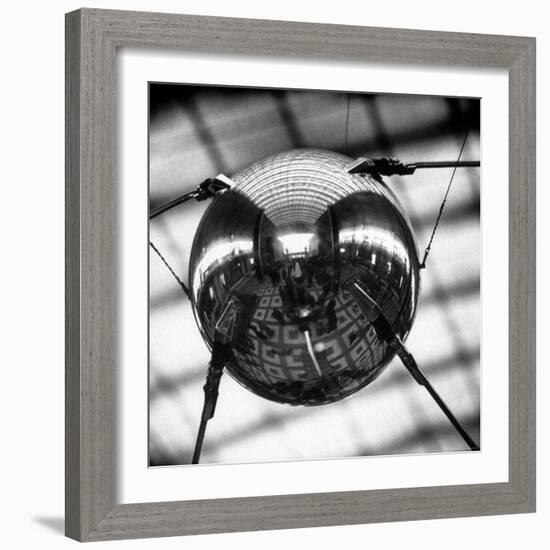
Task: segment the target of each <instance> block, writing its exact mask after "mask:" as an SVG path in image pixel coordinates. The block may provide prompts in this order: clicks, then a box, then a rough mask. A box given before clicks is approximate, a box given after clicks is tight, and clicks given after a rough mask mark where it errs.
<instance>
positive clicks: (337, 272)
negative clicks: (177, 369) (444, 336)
mask: <svg viewBox="0 0 550 550" xmlns="http://www.w3.org/2000/svg"><path fill="white" fill-rule="evenodd" d="M351 163H352V159H350V158H348V157H345V156H343V155H339V154H336V153H333V152H329V151H321V150H312V149H298V150H292V151H288V152H286V153H282V154H278V155H274V156H271V157H268V158H266V159H264V160H262V161H260V162H257V163H255V164H253V165H252V166H250V167H249V168H247V169H245V170H244V171H242V172H241V173H239V174H237V175H236V176H234V177H233V180H234V181H235V182H236V186H235V187H234V188H233V190H231V191H228V192H226V193H224V194H223V195H221V196H219V197H216V198H215V199H213V201H212V203H211V205H210V206H209V208H208V209H207V211H206V212H205V214H204V216H203V218H202V220H201V223H200V225H199V228H198V230H197V234H196V236H195V240H194V243H193V248H192V252H191V262H190V272H189V280H190V284H191V289H192V295H193V307H194V311H195V315H196V319H197V322H198V324H199V327H200V329H201V332H202V334H203V337H204V338H205V340H206V341H207V343H208V344H209V345H210V346H211V345H212V343H213V341H214V339H217V340H219V341H222V342H224V343H230V345H231V352H232V357H231V359H230V361H229V364H228V365H227V370H228V372H229V373H230V374H231V376H233V377H234V378H235V379H236V380H237V381H239V382H240V383H241V384H243V385H244V386H245V387H247V388H248V389H250V390H251V391H253V392H254V393H256V394H258V395H260V396H262V397H265V398H267V399H271V400H273V401H277V402H280V403H290V404H292V405H320V404H324V403H330V402H333V401H337V400H339V399H342V398H344V397H346V396H348V395H351V394H352V393H354V392H356V391H357V390H359V389H360V388H362V387H364V386H366V385H367V384H369V383H370V382H372V381H373V380H374V379H375V378H376V377H377V376H378V375H379V374H380V372H381V371H382V369H383V368H384V366H385V365H387V363H388V362H389V361H390V360H391V359H392V357H393V355H394V353H393V351H392V350H390V349H388V345H387V343H386V342H385V341H384V340H383V339H381V338H380V337H379V335H378V334H377V332H376V330H375V329H374V327H373V325H372V321H373V320H374V319H375V318H376V316H377V315H379V314H380V313H379V310H378V307H380V308H381V309H382V311H383V312H384V316H385V317H386V319H387V320H388V321H389V323H390V325H391V327H392V329H393V331H394V332H395V334H397V335H398V336H399V337H400V338H401V339H403V340H404V339H405V338H406V337H407V334H408V332H409V330H410V328H411V326H412V322H413V319H414V314H415V310H416V304H417V299H418V290H419V271H418V269H419V268H418V256H417V249H416V244H415V241H414V237H413V234H412V231H411V228H410V224H409V222H408V220H407V218H406V216H405V214H404V212H403V211H402V209H401V208H400V206H399V204H398V201H397V199H396V197H395V196H394V195H393V194H392V193H391V191H390V190H389V189H388V188H387V187H386V185H385V184H384V183H383V181H382V180H377V179H375V178H374V177H372V176H359V175H351V174H349V173H348V172H347V168H348V167H349V166H350V165H351Z"/></svg>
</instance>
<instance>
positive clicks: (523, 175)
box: [66, 9, 535, 541]
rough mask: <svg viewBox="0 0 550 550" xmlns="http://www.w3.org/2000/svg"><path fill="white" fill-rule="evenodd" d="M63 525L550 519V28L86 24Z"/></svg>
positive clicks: (139, 16) (221, 528)
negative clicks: (544, 272) (548, 105)
mask: <svg viewBox="0 0 550 550" xmlns="http://www.w3.org/2000/svg"><path fill="white" fill-rule="evenodd" d="M66 45H67V47H66V57H67V59H66V63H67V96H66V105H67V137H66V147H67V156H66V158H67V162H66V166H67V172H66V176H67V177H66V189H67V195H66V197H67V200H66V207H67V208H66V210H67V213H66V239H67V241H66V242H67V244H66V247H67V262H66V265H67V273H66V274H67V277H66V281H67V282H66V285H67V286H66V296H67V298H66V304H67V306H66V311H67V314H66V319H67V321H66V322H67V325H66V326H67V328H66V346H67V350H66V352H67V353H66V357H67V363H66V382H67V384H66V434H67V438H66V481H67V484H66V525H67V527H66V533H67V535H68V536H70V537H72V538H75V539H77V540H83V541H85V540H108V539H120V538H137V537H153V536H170V535H185V534H198V533H216V532H230V531H241V530H260V529H285V528H295V527H311V526H322V525H344V524H357V523H367V522H377V521H397V520H413V519H426V518H439V517H456V516H473V515H488V514H503V513H522V512H523V513H524V512H531V511H534V510H535V259H534V258H535V122H534V121H535V91H534V89H535V88H534V83H535V41H534V39H531V38H522V37H511V36H490V35H467V34H457V33H441V32H431V31H412V30H397V29H380V28H367V27H347V26H338V25H319V24H306V23H294V22H280V21H267V20H266V21H259V20H246V19H230V18H213V17H199V16H187V15H172V14H158V13H141V12H123V11H109V10H95V9H83V10H78V11H77V12H72V13H70V14H68V15H67V20H66Z"/></svg>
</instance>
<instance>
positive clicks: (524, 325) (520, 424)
mask: <svg viewBox="0 0 550 550" xmlns="http://www.w3.org/2000/svg"><path fill="white" fill-rule="evenodd" d="M135 46H140V47H145V48H156V47H165V48H166V47H168V48H179V49H185V50H193V51H203V52H210V53H213V54H223V53H244V54H247V55H260V56H264V57H266V56H267V57H269V56H279V57H280V56H285V57H302V58H325V59H327V58H331V59H336V60H338V59H340V60H343V59H345V60H368V61H373V60H374V61H380V62H384V63H389V62H399V63H424V64H446V65H463V66H479V67H504V68H507V69H508V70H509V81H510V120H509V125H510V172H509V174H510V180H509V184H510V191H509V193H510V212H509V215H510V226H509V227H510V270H509V282H510V290H509V299H510V304H509V308H510V309H509V310H510V323H509V334H510V350H509V358H510V364H509V368H510V373H509V376H510V392H509V395H510V398H509V399H510V401H509V411H510V412H509V414H510V419H509V420H510V422H509V440H510V463H509V482H507V483H493V484H479V485H462V486H449V487H423V488H414V489H391V490H377V491H353V492H335V493H324V494H321V493H315V494H304V495H283V496H267V497H251V498H232V499H214V500H202V501H184V502H160V503H143V504H116V503H115V498H114V487H115V461H114V458H115V457H114V453H115V417H114V413H115V401H114V400H115V391H114V388H115V378H116V358H117V341H116V333H115V321H116V300H117V296H116V285H115V266H116V264H117V250H116V245H115V242H116V239H115V237H114V235H115V233H114V232H115V231H116V227H117V220H116V211H117V205H116V190H117V186H116V166H115V155H114V148H115V114H116V113H115V89H114V88H115V87H114V77H115V55H116V48H118V47H135ZM266 62H268V60H267V61H266ZM66 71H67V74H66V80H67V85H66V114H67V129H66V153H67V154H66V526H67V527H66V534H67V535H68V536H70V537H72V538H75V539H77V540H107V539H122V538H135V537H158V536H169V535H184V534H197V533H219V532H231V531H243V530H260V529H288V528H298V527H313V526H322V525H344V524H357V523H368V522H379V521H403V520H415V519H427V518H442V517H457V516H474V515H488V514H509V513H519V512H532V511H534V510H535V40H534V39H533V38H522V37H511V36H491V35H479V34H465V33H442V32H430V31H417V30H403V29H383V28H369V27H357V26H340V25H325V24H323V25H320V24H309V23H296V22H283V21H260V20H251V19H232V18H218V17H200V16H188V15H173V14H160V13H142V12H124V11H111V10H89V9H85V10H79V11H77V12H72V13H70V14H67V16H66Z"/></svg>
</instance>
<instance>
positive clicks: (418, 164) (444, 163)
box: [406, 160, 481, 169]
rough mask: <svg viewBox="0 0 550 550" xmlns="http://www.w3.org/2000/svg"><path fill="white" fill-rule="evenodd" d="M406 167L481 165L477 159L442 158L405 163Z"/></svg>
mask: <svg viewBox="0 0 550 550" xmlns="http://www.w3.org/2000/svg"><path fill="white" fill-rule="evenodd" d="M406 166H407V167H409V168H410V167H413V166H414V168H415V169H418V168H475V167H479V166H481V163H480V162H479V160H460V161H458V162H457V161H456V160H449V161H447V160H442V161H434V162H415V163H413V164H407V165H406Z"/></svg>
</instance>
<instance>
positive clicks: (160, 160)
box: [149, 84, 480, 466]
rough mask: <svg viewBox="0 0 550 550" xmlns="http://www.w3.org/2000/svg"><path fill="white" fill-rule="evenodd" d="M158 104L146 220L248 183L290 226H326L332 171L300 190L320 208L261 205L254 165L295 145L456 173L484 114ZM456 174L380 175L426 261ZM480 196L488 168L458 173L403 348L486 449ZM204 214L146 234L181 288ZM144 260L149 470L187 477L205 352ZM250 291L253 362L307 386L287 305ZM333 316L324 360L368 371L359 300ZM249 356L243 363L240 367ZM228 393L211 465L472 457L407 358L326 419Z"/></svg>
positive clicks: (207, 458)
mask: <svg viewBox="0 0 550 550" xmlns="http://www.w3.org/2000/svg"><path fill="white" fill-rule="evenodd" d="M149 97H150V133H149V154H150V158H149V166H150V209H151V211H153V210H155V209H156V208H158V207H159V206H161V205H163V204H165V203H167V202H169V201H171V200H172V199H174V198H176V197H178V196H180V195H182V194H184V193H186V192H189V191H192V190H193V189H195V188H196V187H197V185H198V184H199V183H201V182H202V181H204V180H205V179H207V178H212V177H214V176H216V175H218V174H220V173H223V174H225V175H227V176H229V177H233V176H235V175H236V174H240V176H241V177H242V182H243V184H242V185H243V187H242V192H243V194H244V195H247V196H248V197H250V198H251V199H252V200H254V202H255V203H256V204H259V205H260V206H261V208H262V209H263V211H264V212H265V213H266V216H267V218H269V219H270V220H271V221H272V222H273V223H274V224H276V225H281V224H282V225H284V224H287V223H289V222H291V221H292V220H293V219H295V218H300V219H301V220H306V219H309V218H311V220H316V219H317V218H319V216H320V215H321V213H322V212H323V210H324V208H325V198H324V197H325V194H324V193H326V192H325V191H324V189H323V181H324V175H323V174H322V173H320V174H318V175H317V176H318V177H317V176H315V177H313V176H312V175H311V174H309V175H308V176H307V177H305V178H304V182H305V183H304V185H317V186H318V191H319V193H318V197H319V200H318V202H312V201H308V200H305V199H304V200H302V199H301V197H302V196H304V197H307V196H308V193H304V194H303V195H302V194H301V193H302V192H303V191H301V190H300V188H289V187H288V184H285V183H284V181H283V182H282V183H281V180H280V179H278V180H277V181H274V184H273V186H270V188H269V192H268V193H267V194H266V193H265V192H263V193H264V194H261V193H260V191H261V190H259V189H257V188H256V187H255V183H254V182H255V178H254V170H255V169H257V167H258V166H259V165H258V164H257V163H258V161H261V160H262V159H265V158H266V157H268V156H270V155H275V154H279V153H281V152H284V151H288V150H291V149H295V148H304V147H307V148H315V149H324V150H330V151H332V152H334V153H339V154H343V155H346V156H348V157H350V158H351V159H355V158H357V157H367V158H379V157H392V158H398V159H399V160H401V161H403V162H406V163H408V162H417V161H418V162H421V161H454V160H456V159H457V158H458V156H459V151H460V149H461V146H462V143H463V140H464V137H465V135H466V133H467V132H468V138H467V141H466V144H465V147H464V151H463V153H462V156H461V160H465V161H467V160H474V161H475V160H479V158H480V145H479V101H478V100H473V99H465V98H442V97H427V96H402V95H372V94H346V93H338V92H317V91H315V92H314V91H292V90H288V91H279V90H257V89H246V88H220V87H201V86H184V85H171V84H151V85H150V89H149ZM336 156H337V155H335V157H336ZM260 166H261V163H260ZM254 167H256V168H254ZM452 172H453V169H452V168H442V169H430V170H422V171H420V170H418V171H417V172H415V173H414V174H412V175H407V176H391V177H385V178H384V180H385V182H386V183H387V185H388V186H389V187H390V189H391V190H392V191H393V192H394V193H395V195H396V196H397V197H398V199H399V201H400V203H401V207H402V209H403V210H404V211H405V212H406V213H407V215H408V216H409V218H410V220H411V224H412V229H413V232H414V235H415V237H416V239H417V242H418V246H419V255H420V258H422V252H423V250H424V247H425V246H426V245H427V243H428V241H429V238H430V234H431V231H432V228H433V226H434V222H435V220H436V218H437V215H438V212H439V208H440V204H441V201H442V200H443V196H444V194H445V190H446V187H447V185H448V183H449V181H450V178H451V175H452ZM308 178H309V179H308ZM314 180H315V181H317V182H318V183H316V184H315V183H313V182H314ZM349 181H351V180H349V179H348V180H346V181H343V182H342V186H345V185H350V183H349ZM285 185H286V187H285ZM278 186H280V187H281V188H278ZM479 186H480V170H479V168H473V167H472V168H460V169H458V170H457V171H456V173H455V175H454V179H453V186H452V188H451V192H450V194H449V197H448V201H447V204H446V208H445V211H444V213H443V216H442V219H441V222H440V225H439V227H438V231H437V234H436V236H435V239H434V243H433V246H432V250H431V253H430V256H429V259H428V263H427V268H426V269H423V270H422V271H421V285H420V292H419V298H418V307H417V313H416V320H415V322H414V324H413V326H412V330H411V332H410V335H409V337H408V339H407V347H408V348H409V350H410V351H411V352H412V353H413V355H414V357H415V359H416V361H417V362H418V364H419V366H420V368H421V369H422V370H423V372H424V373H425V374H426V375H427V377H428V378H429V379H430V381H431V382H432V384H433V385H434V387H435V388H436V390H437V391H438V392H439V393H440V395H441V396H442V397H443V398H444V400H445V401H446V403H447V404H448V405H449V407H450V409H451V410H452V411H453V412H454V414H455V415H456V416H457V418H458V419H459V420H460V422H461V423H462V424H463V426H464V427H465V428H466V430H467V431H468V432H469V434H470V435H471V436H472V438H473V439H474V440H476V441H479V438H480V433H479V432H480V400H479V397H480V392H479V384H480V369H479V353H480V294H479V283H480V217H479V201H480V192H479V191H480V189H479ZM292 194H294V196H293V197H291V195H292ZM207 207H208V201H204V202H194V201H191V202H188V203H186V204H185V205H182V206H178V207H175V208H173V209H171V210H168V211H166V212H165V213H164V214H163V215H161V216H158V217H155V218H154V219H153V220H152V221H151V223H150V239H151V241H152V242H153V243H154V244H155V246H156V247H157V248H158V250H159V251H161V253H162V255H163V256H164V258H165V259H166V261H167V262H168V264H169V265H170V266H171V268H172V269H173V270H174V272H175V273H176V274H177V276H178V277H180V279H182V280H183V281H185V282H186V283H187V273H188V272H189V262H190V251H191V248H192V244H193V239H194V236H195V233H196V231H197V228H198V226H199V222H200V220H201V218H202V217H203V215H204V213H205V211H206V209H207ZM343 233H344V232H341V236H340V238H341V239H342V238H343V239H345V235H344V234H343ZM150 252H151V253H150V273H149V277H150V289H149V291H150V342H149V349H150V357H149V362H150V363H149V376H150V379H149V430H150V431H149V463H150V465H151V466H165V465H179V464H189V463H191V458H192V455H193V447H194V444H195V438H196V435H197V429H198V426H199V421H200V417H201V409H202V405H203V396H204V394H203V385H204V382H205V377H206V372H207V365H208V362H209V360H210V352H209V350H208V348H207V346H206V344H205V343H204V340H203V338H202V336H201V333H200V332H199V329H198V327H197V324H196V322H195V318H194V315H193V311H192V307H191V304H190V302H189V300H188V298H187V296H186V295H185V294H184V293H183V292H182V289H181V287H180V286H179V285H178V283H177V281H176V279H175V278H174V277H173V276H172V274H171V273H170V272H169V270H168V269H167V268H166V265H165V264H164V263H163V262H162V261H161V259H160V258H159V257H158V256H157V254H155V253H154V252H153V251H150ZM316 275H317V276H316ZM277 276H279V275H278V274H269V277H270V278H276V277H277ZM304 276H305V277H308V276H309V274H307V273H304ZM247 277H248V279H249V280H248V279H247ZM245 279H247V281H245V282H243V281H244V280H245ZM252 280H253V278H252V277H250V275H247V274H246V273H245V272H244V271H243V272H242V273H241V274H240V275H239V281H238V284H245V283H246V284H247V285H248V286H249V287H250V285H251V284H253V282H252ZM189 283H191V282H189ZM271 283H273V284H271ZM310 283H311V284H310V296H309V299H310V300H312V301H313V303H314V304H315V303H317V302H318V301H320V300H321V298H322V297H323V296H324V292H326V291H325V290H324V288H323V285H324V281H323V279H322V277H321V276H320V274H316V273H312V274H311V281H310ZM250 288H252V287H250ZM252 291H253V292H254V294H255V299H256V306H255V310H254V319H253V320H252V322H251V323H250V326H249V328H248V330H249V331H252V332H251V334H250V335H248V336H249V337H250V340H251V341H253V342H254V343H255V345H257V346H259V347H261V349H257V350H255V353H254V355H255V356H258V357H261V358H263V359H264V360H265V365H268V366H269V369H271V370H270V372H268V373H262V375H267V376H269V377H271V378H273V379H274V380H276V379H280V380H288V379H293V380H296V381H300V379H301V377H302V378H304V377H306V376H307V369H308V368H314V366H313V365H311V364H309V363H308V362H307V361H299V360H297V359H296V356H295V355H294V354H293V347H299V346H298V343H297V344H296V346H294V344H293V342H294V340H299V339H300V338H302V337H303V335H302V334H300V333H298V332H297V331H295V332H296V334H294V333H291V332H292V329H291V327H289V326H288V325H285V323H283V322H282V321H281V314H280V313H279V311H281V307H282V306H283V305H284V302H285V299H287V297H286V296H285V295H284V293H283V294H281V287H280V286H279V285H277V284H276V281H275V280H272V281H267V282H266V283H265V284H261V285H260V284H258V287H257V288H253V289H252ZM332 302H334V303H332ZM327 307H330V315H328V317H327V319H328V322H329V323H332V324H333V325H334V326H333V327H324V326H323V325H322V324H321V325H320V326H317V327H316V329H315V330H318V331H319V333H320V334H323V331H325V332H326V333H327V335H328V334H329V333H330V338H329V337H328V336H327V337H326V341H323V349H322V350H318V359H320V361H321V363H322V361H323V360H327V361H330V363H331V365H334V364H337V363H338V362H341V363H342V365H349V364H351V363H354V364H359V363H361V361H367V362H371V363H372V362H373V358H372V357H371V356H370V355H369V354H371V355H372V353H373V350H375V349H376V347H375V346H374V345H373V342H374V341H375V339H376V334H375V333H374V332H373V331H372V325H370V324H369V323H368V322H366V319H365V316H364V312H363V311H361V309H360V308H359V307H358V306H357V302H356V301H355V300H353V296H352V295H350V293H346V292H344V293H341V294H339V295H337V296H335V297H334V300H330V306H327ZM327 329H328V330H327ZM285 331H286V332H285ZM287 332H288V334H287ZM293 339H294V340H293ZM329 340H330V341H329ZM236 353H239V351H237V352H236ZM242 353H244V355H243V356H242V357H238V358H237V359H239V360H242V361H245V360H246V358H247V357H246V353H245V352H242ZM321 366H322V365H321ZM316 368H318V365H317V366H316ZM219 394H220V395H219V399H218V403H217V406H216V415H215V417H214V418H213V419H212V420H211V421H210V422H209V424H208V429H207V432H206V437H205V440H204V446H203V448H202V455H201V463H220V462H222V463H232V462H233V463H234V462H261V461H279V460H299V459H317V458H330V457H343V456H368V455H380V454H399V453H427V452H452V451H461V450H466V449H465V444H464V441H463V440H462V439H461V437H460V436H459V435H458V434H457V433H456V431H455V430H454V429H453V427H452V425H451V424H450V423H449V421H448V420H447V419H446V418H445V416H444V415H443V414H442V412H441V410H440V409H439V408H438V407H437V405H436V404H435V403H434V402H433V401H432V399H431V398H430V396H429V395H428V394H427V393H426V392H425V390H424V389H423V388H422V387H421V386H420V385H418V384H417V383H416V382H415V381H414V379H413V378H412V377H411V376H410V374H409V373H408V372H407V371H406V369H405V368H404V366H403V364H402V363H401V362H400V361H399V359H397V358H395V359H393V360H392V361H391V363H390V364H389V365H388V366H387V367H386V369H385V371H384V372H383V373H382V374H381V375H380V376H379V377H378V378H377V379H376V380H374V381H373V382H372V383H371V384H369V385H367V386H366V387H364V388H363V389H361V390H360V391H358V392H357V393H354V394H353V396H350V397H349V398H346V399H343V400H340V401H336V402H334V403H330V404H327V405H323V406H318V407H292V406H289V405H281V404H279V403H275V402H272V401H269V400H266V399H262V398H261V397H259V396H257V395H255V394H254V393H252V392H250V391H247V389H245V388H244V387H243V386H242V385H240V384H239V383H237V382H236V381H235V380H234V379H233V378H231V377H230V376H227V375H224V376H223V377H222V379H221V384H220V389H219Z"/></svg>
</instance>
